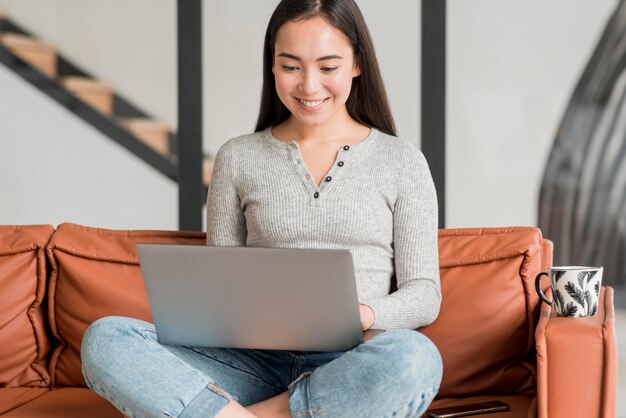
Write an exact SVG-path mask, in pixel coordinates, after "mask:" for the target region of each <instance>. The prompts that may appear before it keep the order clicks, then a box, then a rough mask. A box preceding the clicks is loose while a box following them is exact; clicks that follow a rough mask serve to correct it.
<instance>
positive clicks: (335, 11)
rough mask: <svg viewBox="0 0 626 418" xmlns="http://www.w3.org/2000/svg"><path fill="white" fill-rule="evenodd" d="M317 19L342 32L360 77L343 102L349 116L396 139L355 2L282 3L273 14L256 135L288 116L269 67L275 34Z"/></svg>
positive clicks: (313, 0)
mask: <svg viewBox="0 0 626 418" xmlns="http://www.w3.org/2000/svg"><path fill="white" fill-rule="evenodd" d="M316 16H319V17H321V18H322V19H324V20H325V21H326V22H328V24H330V25H331V26H333V27H334V28H336V29H338V30H339V31H341V32H342V33H343V34H344V35H345V36H346V38H348V42H350V45H351V46H352V50H353V51H354V60H355V63H356V64H357V65H358V66H359V69H360V70H361V74H360V75H359V76H357V77H354V78H353V79H352V89H351V91H350V96H349V97H348V100H347V102H346V108H347V110H348V114H349V115H350V116H351V117H352V118H353V119H354V120H356V121H357V122H360V123H362V124H364V125H367V126H370V127H374V128H376V129H378V130H380V131H382V132H385V133H387V134H390V135H394V136H395V135H396V126H395V123H394V121H393V116H392V115H391V109H390V107H389V101H388V100H387V93H386V92H385V86H384V84H383V79H382V76H381V74H380V69H379V68H378V60H377V59H376V53H375V52H374V45H373V43H372V38H371V36H370V33H369V30H368V29H367V25H366V24H365V19H363V15H362V14H361V11H360V10H359V7H358V6H357V5H356V3H355V2H354V0H282V1H281V2H280V3H279V4H278V6H276V10H274V13H273V14H272V17H271V18H270V21H269V23H268V25H267V31H266V32H265V43H264V47H263V89H262V91H261V107H260V109H259V118H258V120H257V123H256V129H255V130H256V131H257V132H258V131H262V130H264V129H266V128H268V127H271V126H275V125H278V124H279V123H281V122H284V121H285V120H287V118H289V116H290V115H291V112H289V109H287V107H285V105H284V104H283V103H282V102H281V101H280V98H279V97H278V94H277V93H276V83H275V80H274V73H272V65H273V62H274V45H275V43H276V33H277V32H278V29H280V27H281V26H282V25H284V24H285V23H287V22H291V21H301V20H307V19H311V18H313V17H316Z"/></svg>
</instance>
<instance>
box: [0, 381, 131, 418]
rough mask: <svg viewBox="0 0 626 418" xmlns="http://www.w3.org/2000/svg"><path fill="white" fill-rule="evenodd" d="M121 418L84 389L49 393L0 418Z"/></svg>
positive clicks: (105, 403) (110, 407)
mask: <svg viewBox="0 0 626 418" xmlns="http://www.w3.org/2000/svg"><path fill="white" fill-rule="evenodd" d="M34 417H37V418H85V417H89V418H123V417H124V415H123V414H122V413H121V412H119V411H118V410H117V409H115V407H114V406H113V405H111V404H110V403H109V402H108V401H107V400H106V399H103V398H101V397H100V396H99V395H97V394H96V393H95V392H92V391H91V390H89V389H86V388H64V389H55V390H53V391H50V392H48V393H46V394H44V395H42V396H40V397H38V398H37V399H35V400H33V401H31V402H29V403H27V404H25V405H23V406H21V407H19V408H16V409H14V410H12V411H11V412H9V413H6V414H4V415H2V418H34Z"/></svg>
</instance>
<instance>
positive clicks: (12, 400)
mask: <svg viewBox="0 0 626 418" xmlns="http://www.w3.org/2000/svg"><path fill="white" fill-rule="evenodd" d="M49 391H50V389H48V388H32V387H21V388H1V389H0V415H2V414H4V413H5V412H8V411H11V410H13V409H15V408H17V407H19V406H22V405H24V404H26V403H28V402H30V401H32V400H33V399H35V398H38V397H39V396H41V395H43V394H45V393H48V392H49Z"/></svg>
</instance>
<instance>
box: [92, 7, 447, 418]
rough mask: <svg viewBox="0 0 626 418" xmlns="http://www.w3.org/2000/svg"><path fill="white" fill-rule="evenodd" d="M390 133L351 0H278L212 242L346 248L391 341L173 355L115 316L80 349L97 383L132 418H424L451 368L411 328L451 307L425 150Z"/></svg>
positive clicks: (373, 317) (225, 159)
mask: <svg viewBox="0 0 626 418" xmlns="http://www.w3.org/2000/svg"><path fill="white" fill-rule="evenodd" d="M394 135H395V127H394V123H393V119H392V116H391V112H390V111H389V105H388V103H387V98H386V94H385V90H384V86H383V83H382V80H381V76H380V72H379V69H378V64H377V61H376V57H375V54H374V49H373V46H372V42H371V39H370V36H369V33H368V30H367V27H366V25H365V22H364V20H363V17H362V15H361V13H360V11H359V9H358V7H357V5H356V4H355V3H354V1H353V0H317V1H316V0H283V1H281V2H280V4H279V5H278V6H277V8H276V10H275V11H274V14H273V15H272V17H271V19H270V22H269V25H268V28H267V33H266V37H265V50H264V81H263V91H262V98H261V109H260V113H259V119H258V122H257V127H256V132H255V133H253V134H250V135H244V136H241V137H238V138H234V139H232V140H230V141H228V142H227V143H226V144H225V145H224V146H223V147H222V148H221V149H220V151H219V152H218V154H217V156H216V160H215V168H214V172H213V178H212V182H211V186H210V190H209V196H208V208H207V242H208V244H209V245H220V246H244V245H247V246H259V247H285V248H331V249H349V250H351V251H352V254H353V258H354V263H355V271H356V279H357V290H358V295H359V301H360V306H359V309H360V315H361V325H362V328H363V330H367V329H369V328H372V327H374V328H378V329H386V330H388V331H387V332H384V333H382V334H379V335H378V336H376V337H375V338H373V339H372V340H370V341H368V342H366V343H363V344H361V345H360V346H358V347H356V348H355V349H353V350H350V351H348V352H333V353H319V352H291V351H269V350H238V349H227V348H204V347H172V346H161V345H159V344H158V342H157V340H156V336H155V333H154V328H153V327H152V325H151V324H148V323H145V322H143V321H139V320H135V319H130V318H114V317H111V318H103V319H101V320H99V321H97V322H95V323H94V324H93V325H92V326H91V327H90V328H89V329H88V331H87V333H86V334H85V338H84V340H83V348H82V355H83V374H84V375H85V379H86V381H87V384H88V385H89V387H91V388H92V389H93V390H95V391H96V392H98V393H99V394H101V395H102V396H104V397H105V398H107V399H109V400H110V401H111V402H112V403H113V404H114V405H116V406H117V407H118V408H119V409H120V410H121V411H122V412H124V413H126V414H128V415H130V416H133V417H135V416H137V417H166V416H172V417H180V418H185V417H200V416H207V417H213V416H215V417H219V418H228V417H255V416H256V417H290V416H293V417H306V416H311V417H317V416H327V417H342V418H346V417H348V418H351V417H354V418H356V417H386V416H398V417H403V416H405V417H416V416H420V415H421V414H422V413H423V412H424V411H425V409H426V408H427V407H428V405H429V404H430V402H431V400H432V399H433V398H434V396H435V394H436V392H437V389H438V387H439V384H440V381H441V374H442V365H441V358H440V356H439V353H438V351H437V349H436V348H435V346H434V345H433V344H432V342H430V341H429V340H428V339H427V338H426V337H425V336H423V335H422V334H420V333H419V332H416V331H414V330H413V329H415V328H417V327H420V326H424V325H427V324H429V323H431V322H432V321H433V320H434V319H435V318H436V316H437V314H438V312H439V304H440V300H441V293H440V286H439V273H438V270H439V269H438V253H437V207H436V196H435V190H434V186H433V182H432V178H431V175H430V172H429V170H428V165H427V163H426V161H425V159H424V157H423V155H422V154H421V152H420V151H419V150H418V149H417V148H415V147H414V146H412V145H411V144H409V143H408V142H406V141H404V140H401V139H398V138H395V136H394ZM393 275H395V276H396V279H397V287H398V290H397V291H395V292H393V293H391V294H389V290H390V286H391V278H392V276H393ZM131 367H132V369H131Z"/></svg>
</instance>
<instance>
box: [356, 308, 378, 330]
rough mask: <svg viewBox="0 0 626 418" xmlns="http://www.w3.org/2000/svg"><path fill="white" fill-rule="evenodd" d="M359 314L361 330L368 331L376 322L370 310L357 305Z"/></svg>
mask: <svg viewBox="0 0 626 418" xmlns="http://www.w3.org/2000/svg"><path fill="white" fill-rule="evenodd" d="M359 314H360V316H361V329H362V330H363V331H365V330H366V329H370V328H371V327H372V325H374V321H375V320H376V317H375V316H374V311H373V310H372V308H370V307H369V306H367V305H364V304H362V303H361V304H359Z"/></svg>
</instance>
